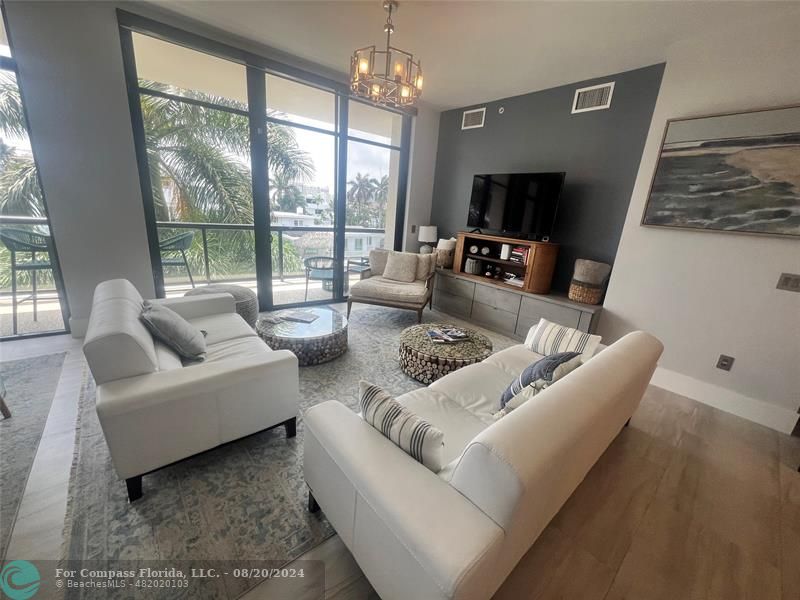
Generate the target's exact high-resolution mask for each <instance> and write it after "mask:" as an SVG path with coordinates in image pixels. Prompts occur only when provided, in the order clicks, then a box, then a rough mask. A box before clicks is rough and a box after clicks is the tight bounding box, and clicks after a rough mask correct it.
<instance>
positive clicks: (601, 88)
mask: <svg viewBox="0 0 800 600" xmlns="http://www.w3.org/2000/svg"><path fill="white" fill-rule="evenodd" d="M613 94H614V82H613V81H611V82H610V83H601V84H600V85H593V86H590V87H585V88H580V89H578V90H575V97H574V98H573V99H572V113H573V114H574V113H582V112H589V111H590V110H603V109H606V108H611V96H612V95H613Z"/></svg>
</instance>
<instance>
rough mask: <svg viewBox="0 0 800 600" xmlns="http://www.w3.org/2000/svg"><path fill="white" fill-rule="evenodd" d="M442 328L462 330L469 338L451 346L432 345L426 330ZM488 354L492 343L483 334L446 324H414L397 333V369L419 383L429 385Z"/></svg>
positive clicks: (490, 351)
mask: <svg viewBox="0 0 800 600" xmlns="http://www.w3.org/2000/svg"><path fill="white" fill-rule="evenodd" d="M441 327H455V328H457V329H461V330H462V331H464V332H466V333H467V335H468V336H469V337H468V339H466V340H464V341H461V342H456V343H453V344H434V343H433V342H432V341H431V339H430V337H428V331H429V330H430V329H434V328H441ZM491 353H492V342H491V341H490V340H489V338H487V337H486V336H485V335H483V334H482V333H478V332H477V331H473V330H471V329H465V328H463V327H456V326H455V325H448V324H446V323H425V324H423V325H414V326H413V327H408V328H407V329H404V330H403V332H402V333H401V334H400V368H401V369H402V370H403V372H404V373H406V374H407V375H410V376H411V377H413V378H414V379H416V380H417V381H420V382H422V383H431V382H433V381H436V380H437V379H439V378H440V377H444V376H445V375H447V374H448V373H450V372H451V371H455V370H456V369H460V368H461V367H466V366H467V365H471V364H474V363H476V362H480V361H482V360H483V359H484V358H487V357H488V356H489V355H490V354H491Z"/></svg>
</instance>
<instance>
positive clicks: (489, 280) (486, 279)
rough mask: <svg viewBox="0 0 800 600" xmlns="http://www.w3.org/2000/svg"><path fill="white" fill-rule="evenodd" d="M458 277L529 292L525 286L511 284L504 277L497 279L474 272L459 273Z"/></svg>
mask: <svg viewBox="0 0 800 600" xmlns="http://www.w3.org/2000/svg"><path fill="white" fill-rule="evenodd" d="M456 277H464V278H466V279H474V280H475V281H480V282H481V283H487V284H490V285H496V286H497V287H502V288H505V289H507V290H514V291H515V292H523V293H528V292H527V291H526V290H525V288H524V287H517V286H516V285H511V284H510V283H506V282H505V281H503V280H502V279H495V278H494V277H484V276H483V275H473V274H472V273H458V274H457V275H456Z"/></svg>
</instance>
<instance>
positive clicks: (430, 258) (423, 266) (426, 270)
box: [416, 254, 436, 281]
mask: <svg viewBox="0 0 800 600" xmlns="http://www.w3.org/2000/svg"><path fill="white" fill-rule="evenodd" d="M434 271H436V255H435V254H418V255H417V276H416V279H420V280H422V281H425V280H426V279H427V278H428V277H430V276H431V275H432V274H433V272H434Z"/></svg>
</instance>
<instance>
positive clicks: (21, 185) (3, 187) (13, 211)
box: [0, 71, 44, 217]
mask: <svg viewBox="0 0 800 600" xmlns="http://www.w3.org/2000/svg"><path fill="white" fill-rule="evenodd" d="M0 135H3V136H4V137H5V138H12V139H25V138H27V136H28V131H27V127H26V125H25V115H24V113H23V111H22V99H21V97H20V94H19V87H17V80H16V77H15V76H14V74H13V73H9V72H8V71H0ZM0 214H4V215H24V216H31V217H42V216H44V203H43V202H42V191H41V189H40V188H39V180H38V179H37V177H36V167H35V165H34V163H33V157H32V156H31V155H30V154H28V153H25V152H24V151H19V150H17V149H15V148H14V147H13V146H10V145H8V144H7V143H6V142H5V140H0Z"/></svg>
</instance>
